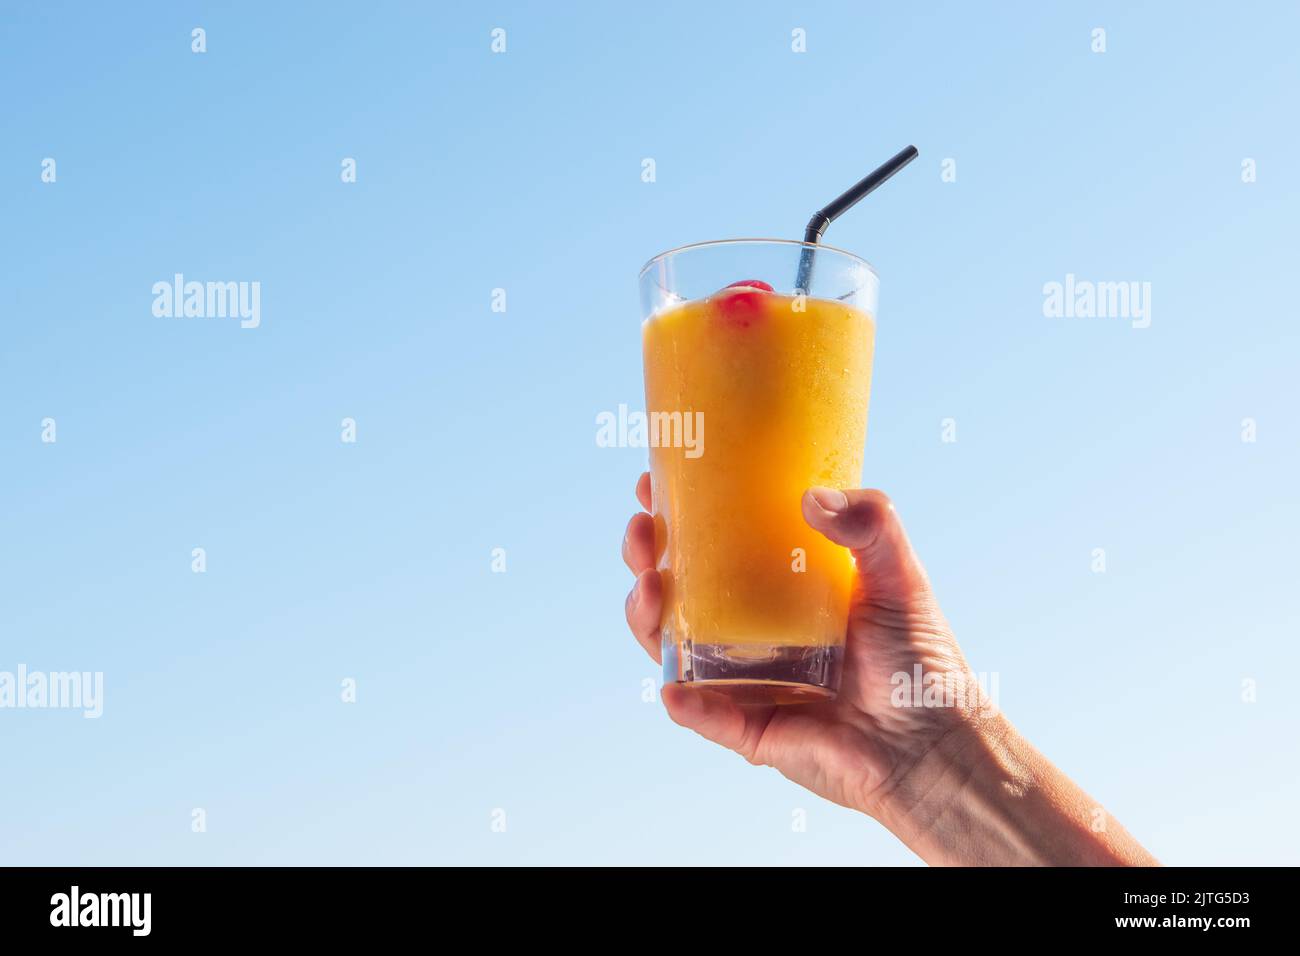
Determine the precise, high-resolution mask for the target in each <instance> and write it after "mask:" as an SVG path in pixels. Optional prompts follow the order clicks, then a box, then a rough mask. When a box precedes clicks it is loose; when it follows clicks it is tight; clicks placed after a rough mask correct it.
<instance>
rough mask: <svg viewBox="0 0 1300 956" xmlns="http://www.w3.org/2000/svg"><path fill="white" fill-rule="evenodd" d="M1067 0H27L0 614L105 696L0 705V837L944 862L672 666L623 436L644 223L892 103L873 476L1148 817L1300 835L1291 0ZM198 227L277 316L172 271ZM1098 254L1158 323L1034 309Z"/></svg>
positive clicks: (590, 856)
mask: <svg viewBox="0 0 1300 956" xmlns="http://www.w3.org/2000/svg"><path fill="white" fill-rule="evenodd" d="M1046 6H1047V5H1042V4H1031V3H1022V4H1016V5H1004V4H999V5H997V6H996V7H995V6H993V5H989V6H988V7H987V8H985V9H978V8H976V7H975V6H973V5H968V4H959V3H952V4H890V5H872V6H868V5H865V4H861V3H850V2H845V3H817V4H812V3H807V4H800V3H777V4H755V3H744V4H739V3H736V4H732V5H730V9H722V8H721V7H719V8H717V9H715V5H711V4H700V3H681V4H675V3H664V4H653V5H646V4H636V5H628V6H626V7H625V8H622V10H621V12H620V11H619V10H618V9H612V8H610V7H608V6H607V5H603V4H601V5H596V4H592V5H590V6H586V7H581V8H576V7H575V8H567V9H560V8H559V7H555V8H552V7H550V6H547V7H545V8H543V7H542V6H541V5H525V4H517V5H506V4H497V5H495V6H494V7H492V8H487V7H485V8H484V9H482V10H481V11H474V12H471V11H469V10H463V9H457V8H455V7H454V6H453V5H443V4H439V5H433V4H414V3H412V4H402V3H388V2H376V3H369V4H356V5H354V4H348V5H340V8H339V9H331V8H330V7H329V5H311V6H306V5H304V6H302V7H300V8H292V7H290V5H288V4H259V3H253V2H237V3H219V4H218V3H161V2H157V3H139V4H134V3H133V4H90V3H84V4H70V3H42V4H35V3H27V4H6V6H5V8H4V12H3V15H2V31H0V89H2V90H3V91H4V99H5V109H4V113H5V119H4V124H3V125H4V129H3V139H2V140H0V184H2V186H0V223H2V224H3V229H0V259H2V260H3V263H4V268H3V270H2V272H0V309H2V310H3V320H4V325H3V339H0V500H2V501H3V504H2V505H0V670H10V671H12V670H14V669H15V668H16V667H17V665H18V664H20V663H24V664H26V665H27V666H28V667H29V668H31V669H36V670H44V671H55V670H91V671H93V670H102V671H103V672H104V674H105V681H106V701H105V711H104V716H103V717H102V718H101V719H99V720H98V721H93V720H85V719H83V718H82V717H81V715H80V714H79V713H77V712H72V711H41V712H36V711H12V710H6V711H0V741H2V747H3V758H0V759H2V760H3V778H4V785H3V786H0V863H6V864H18V863H50V864H55V863H60V864H61V863H78V864H109V863H115V864H143V863H181V864H191V863H192V864H209V863H218V864H226V863H310V864H324V863H430V862H470V863H506V862H510V863H543V862H558V863H571V862H627V863H668V862H709V863H723V862H739V863H863V864H866V863H884V864H898V863H912V862H915V857H914V856H913V855H912V854H911V853H910V852H909V851H907V850H906V849H905V848H904V847H902V846H901V845H899V844H898V843H897V842H896V841H895V840H894V838H893V837H892V836H891V835H890V834H888V833H887V832H885V831H884V830H883V829H882V828H880V827H879V826H878V825H876V824H875V823H874V822H873V821H871V820H868V819H866V818H863V817H859V816H857V815H855V814H853V813H850V812H848V811H846V810H841V809H839V808H837V807H834V806H831V805H828V804H825V803H823V802H822V801H820V800H818V799H817V798H816V797H813V796H812V795H810V794H808V793H806V792H804V791H802V790H799V789H798V788H796V787H795V786H794V785H793V784H790V783H788V782H786V781H785V780H783V779H782V778H781V777H779V776H778V775H777V774H776V772H775V771H772V770H767V769H755V768H751V767H749V766H746V765H745V764H744V763H743V762H742V761H741V760H740V758H738V757H736V756H734V755H732V754H730V753H727V752H724V751H722V750H720V749H718V748H716V747H714V746H712V745H711V744H708V743H707V742H705V741H703V740H701V739H699V738H696V737H695V736H694V735H692V734H690V733H689V732H687V731H684V730H681V729H680V728H677V727H676V726H674V725H673V724H671V723H670V721H669V720H668V719H667V717H666V716H665V715H664V713H663V711H662V709H661V707H660V706H659V704H658V703H657V702H650V703H647V702H645V701H643V699H642V682H643V680H645V679H646V678H656V680H657V668H656V667H655V666H654V665H653V664H651V663H650V662H649V661H648V660H647V659H646V657H645V656H644V655H643V654H642V653H641V651H640V650H639V649H638V648H637V647H636V646H635V644H634V643H633V641H632V639H631V638H630V637H629V636H628V635H627V633H626V631H625V626H624V623H623V597H624V594H625V592H626V589H627V588H628V586H629V584H630V578H629V575H628V574H627V571H626V570H625V568H624V567H623V565H622V563H621V561H620V560H619V557H618V545H619V540H620V538H621V535H622V532H623V526H624V523H625V521H626V519H627V517H628V515H629V514H630V512H631V510H632V509H633V507H634V502H633V497H632V486H633V483H634V481H635V479H636V476H637V474H638V473H639V472H640V471H641V470H642V468H643V467H644V465H645V461H646V456H645V452H644V450H639V449H606V448H599V447H597V445H596V442H595V432H596V426H595V417H596V415H597V414H598V413H599V412H601V411H605V410H613V409H616V408H617V406H618V405H619V403H627V404H628V405H630V406H632V407H633V408H639V407H642V405H643V398H642V381H641V369H640V362H641V356H640V343H639V335H638V300H637V292H636V273H637V270H638V268H639V267H640V265H641V263H642V262H643V261H644V260H645V259H647V258H648V257H649V256H651V255H652V254H654V253H656V252H659V251H661V250H664V249H667V248H669V247H672V246H675V245H679V244H682V243H686V242H692V241H698V240H702V239H710V238H724V237H731V236H748V235H758V236H772V235H775V236H785V237H794V236H796V235H797V234H798V233H799V232H800V231H801V229H802V226H803V224H804V222H805V221H806V220H807V218H808V215H809V214H810V213H811V212H812V211H813V209H814V208H815V207H816V206H818V205H820V204H821V203H823V202H825V201H826V200H828V199H829V198H831V196H832V195H833V194H834V193H836V192H838V191H839V190H840V189H841V188H843V187H844V186H847V185H848V184H849V183H851V182H852V181H853V180H855V179H856V178H858V177H859V176H861V175H862V174H863V173H864V172H865V171H866V170H867V169H869V168H870V167H871V166H873V165H875V164H876V163H877V162H879V161H881V160H882V159H884V158H885V157H887V156H889V155H891V154H892V153H894V152H895V151H896V150H897V149H899V148H900V147H901V146H903V145H904V144H906V143H909V142H914V143H916V144H917V146H918V147H919V148H920V150H921V159H920V160H919V161H918V162H917V163H915V164H914V165H913V166H912V167H911V168H909V169H908V170H907V171H906V172H905V173H904V174H902V175H901V176H899V177H898V179H896V180H895V181H893V182H891V183H890V184H889V185H888V186H887V187H886V188H885V189H883V190H881V191H880V192H879V193H878V194H876V195H875V196H873V197H872V198H871V199H870V200H869V202H868V203H867V204H864V205H863V206H861V207H859V208H858V209H856V210H854V211H853V212H852V213H851V214H849V215H848V216H847V217H845V218H844V219H843V220H841V221H840V222H838V223H836V224H835V225H834V226H833V227H832V229H831V231H830V233H829V234H828V240H829V241H831V242H832V243H833V244H835V245H838V246H842V247H844V248H847V249H851V250H854V251H857V252H860V253H861V254H863V255H865V256H866V257H867V258H869V259H871V260H872V262H873V263H874V264H875V265H876V266H877V268H878V269H879V271H880V273H881V276H882V298H881V310H880V333H879V339H878V343H877V345H878V349H877V358H876V362H877V369H876V378H875V385H874V394H873V401H872V410H871V412H872V414H871V435H870V440H869V442H868V452H867V465H866V468H865V475H864V479H865V482H866V483H867V484H869V485H874V486H879V487H883V488H885V489H886V490H888V491H889V492H890V493H891V494H892V495H893V496H894V498H895V500H896V502H897V504H898V507H899V510H900V512H901V513H902V515H903V518H904V520H905V521H906V522H907V524H908V527H909V530H910V532H911V534H912V536H913V539H914V542H915V544H916V546H917V549H918V550H919V552H920V553H921V555H922V557H923V558H924V559H925V561H926V563H927V565H928V567H929V569H930V572H931V575H932V577H933V579H934V581H935V585H936V588H937V590H938V593H939V595H940V597H941V600H942V602H943V605H944V608H945V610H946V612H947V614H948V616H949V618H950V619H951V621H952V623H953V625H954V627H955V629H956V631H957V634H958V637H959V639H960V640H961V642H962V644H963V646H964V648H965V650H966V653H967V656H968V658H969V659H970V661H971V663H972V665H973V666H974V667H975V668H976V669H977V670H980V671H996V672H998V673H999V674H1000V682H1001V683H1000V690H1001V703H1002V706H1003V709H1004V710H1005V711H1006V712H1007V713H1008V714H1009V715H1010V716H1011V717H1012V719H1013V720H1014V721H1015V722H1016V723H1017V725H1018V726H1019V727H1020V729H1021V730H1022V731H1023V732H1024V733H1025V734H1026V735H1027V736H1028V737H1029V738H1030V739H1031V740H1033V741H1034V742H1035V743H1036V744H1037V745H1038V746H1039V747H1040V748H1041V749H1042V750H1043V751H1044V752H1045V753H1047V754H1048V755H1049V756H1050V757H1051V758H1052V759H1053V760H1055V761H1056V762H1057V763H1058V765H1059V766H1061V767H1062V768H1063V769H1064V770H1065V771H1066V772H1067V773H1069V774H1071V775H1072V776H1073V777H1074V778H1075V779H1076V780H1078V781H1079V782H1080V783H1081V784H1082V785H1083V786H1084V787H1085V788H1086V789H1087V790H1088V791H1089V792H1090V793H1091V794H1092V795H1093V796H1094V797H1096V798H1097V799H1098V800H1099V801H1100V802H1102V803H1103V804H1105V806H1106V807H1107V809H1108V810H1109V811H1110V812H1111V813H1113V814H1114V815H1115V816H1116V817H1118V818H1119V819H1120V820H1122V821H1123V822H1124V823H1125V824H1126V825H1127V826H1128V828H1129V829H1130V830H1131V831H1132V832H1133V833H1135V834H1136V835H1137V836H1138V837H1139V838H1140V839H1141V840H1142V841H1143V842H1144V843H1145V844H1146V845H1147V846H1148V847H1149V848H1150V849H1151V850H1152V851H1153V852H1155V853H1156V854H1157V855H1158V856H1159V857H1160V858H1161V859H1163V860H1164V861H1166V862H1170V863H1184V864H1187V863H1288V862H1291V863H1293V862H1296V860H1297V857H1298V851H1300V835H1298V834H1297V829H1296V827H1295V825H1294V818H1293V814H1294V808H1295V806H1296V804H1297V802H1300V781H1298V775H1297V771H1296V767H1295V759H1296V740H1297V732H1298V731H1300V724H1298V721H1297V717H1296V712H1295V709H1294V707H1293V706H1292V696H1293V694H1294V691H1295V675H1296V674H1297V665H1298V664H1300V660H1298V659H1297V658H1298V656H1300V655H1298V654H1297V644H1298V643H1300V641H1298V638H1300V611H1298V610H1297V606H1296V603H1295V599H1294V595H1295V591H1296V582H1295V577H1296V559H1295V551H1294V548H1293V542H1294V541H1295V539H1296V537H1297V532H1300V505H1297V496H1296V476H1297V470H1298V469H1297V465H1300V451H1298V449H1300V424H1298V422H1297V409H1298V408H1300V404H1298V403H1297V398H1300V395H1298V389H1297V385H1296V373H1297V346H1300V333H1297V330H1296V321H1295V318H1296V317H1295V269H1296V261H1295V260H1296V251H1297V241H1296V222H1297V221H1298V220H1300V201H1298V200H1300V189H1298V188H1297V175H1298V172H1297V155H1298V147H1300V136H1298V134H1297V126H1296V124H1295V122H1294V117H1295V103H1294V97H1295V91H1296V90H1297V89H1298V88H1300V82H1298V81H1300V75H1298V74H1300V70H1298V69H1297V60H1298V55H1297V53H1296V51H1295V45H1294V37H1295V35H1296V32H1297V29H1300V15H1298V14H1297V13H1296V9H1295V8H1294V7H1288V6H1286V5H1261V6H1259V7H1253V6H1251V7H1242V6H1240V5H1234V4H1228V3H1221V4H1215V5H1202V6H1194V7H1187V6H1184V5H1181V4H1180V5H1174V4H1144V5H1141V6H1140V8H1135V5H1132V4H1127V3H1113V4H1112V3H1104V4H1088V5H1085V4H1061V5H1055V4H1054V5H1051V6H1050V8H1046ZM195 26H202V27H204V28H205V29H206V30H207V42H208V52H207V53H206V54H203V55H196V54H193V53H191V52H190V30H191V29H192V28H193V27H195ZM497 26H501V27H504V28H505V29H506V30H507V31H508V52H507V53H506V54H505V55H493V54H491V53H490V51H489V42H490V39H489V31H490V30H491V29H492V28H493V27H497ZM1098 26H1100V27H1104V28H1105V29H1106V30H1107V40H1108V52H1106V53H1105V54H1104V55H1097V54H1093V53H1092V52H1091V51H1090V42H1091V37H1090V33H1091V30H1092V28H1094V27H1098ZM795 27H803V28H804V29H806V30H807V36H808V52H807V53H806V54H802V55H799V54H794V53H792V52H791V51H790V31H791V30H792V29H793V28H795ZM47 156H48V157H54V158H55V159H56V160H57V163H58V182H57V183H55V184H52V185H51V184H43V183H42V182H41V181H40V163H41V160H42V159H43V158H44V157H47ZM347 156H350V157H355V158H356V160H357V163H358V176H359V181H358V182H357V183H356V184H353V185H346V184H343V183H341V182H340V178H339V172H340V161H341V160H342V159H343V157H347ZM644 157H653V158H654V159H655V160H656V163H657V174H658V178H657V182H655V183H653V184H647V183H643V182H642V181H641V179H640V172H641V160H642V159H643V158H644ZM946 157H952V158H954V159H955V160H956V161H957V171H958V179H957V182H955V183H944V182H942V181H941V179H940V174H939V173H940V162H941V160H942V159H944V158H946ZM1245 157H1252V158H1254V159H1255V160H1256V161H1257V163H1258V170H1259V173H1258V176H1259V179H1258V182H1257V183H1254V184H1243V183H1242V182H1241V177H1240V170H1241V161H1242V159H1243V158H1245ZM175 272H183V273H184V274H185V275H186V276H187V277H188V278H192V279H199V280H234V281H240V280H244V281H251V280H258V281H260V282H261V283H262V326H261V328H259V329H256V330H241V329H240V328H238V326H237V324H236V323H234V322H232V321H229V320H226V321H218V320H211V321H205V320H197V319H195V320H188V321H187V320H180V319H160V318H155V317H154V316H153V315H152V314H151V310H150V307H151V303H152V293H151V286H152V285H153V283H154V282H156V281H159V280H168V279H170V277H171V276H172V274H173V273H175ZM1067 272H1072V273H1075V274H1076V275H1078V276H1079V277H1080V278H1086V279H1092V280H1111V281H1119V280H1136V281H1149V282H1151V283H1152V287H1153V291H1152V325H1151V327H1150V328H1149V329H1145V330H1135V329H1132V328H1130V326H1129V323H1128V322H1126V321H1124V320H1117V319H1094V320H1068V319H1048V318H1045V317H1044V316H1043V312H1042V301H1043V296H1042V286H1043V284H1044V283H1046V282H1050V281H1054V280H1055V281H1061V280H1063V279H1064V277H1065V274H1066V273H1067ZM737 278H742V277H739V276H738V277H737ZM494 287H504V288H506V289H507V290H508V296H509V298H508V312H507V313H506V314H504V315H502V314H496V313H493V312H491V311H490V308H489V304H490V295H491V290H492V289H493V288H494ZM47 416H49V417H53V418H55V419H56V420H57V422H58V441H57V444H54V445H48V444H42V443H41V441H40V422H41V420H42V419H43V418H45V417H47ZM347 416H350V417H353V418H355V419H356V420H357V422H358V441H357V443H356V444H355V445H347V444H343V443H342V442H341V441H340V439H339V431H340V421H341V419H343V418H344V417H347ZM948 417H952V418H955V419H956V420H957V427H958V441H957V442H956V443H955V444H945V443H942V442H941V441H940V422H941V420H942V419H944V418H948ZM1246 417H1251V418H1254V419H1256V420H1257V422H1258V427H1259V433H1258V441H1257V442H1256V443H1254V444H1249V443H1243V442H1242V441H1241V437H1240V431H1241V421H1242V419H1243V418H1246ZM194 547H204V548H206V549H207V553H208V571H207V573H206V574H202V575H197V574H193V573H191V570H190V560H191V559H190V552H191V549H192V548H194ZM496 547H502V548H505V549H507V554H508V559H507V560H508V572H507V573H506V574H494V573H492V572H491V567H490V559H491V550H492V549H493V548H496ZM1096 547H1102V548H1105V549H1106V555H1107V562H1108V570H1107V572H1106V573H1105V574H1094V573H1092V571H1091V569H1090V561H1091V552H1092V549H1093V548H1096ZM345 677H352V678H355V679H356V680H357V681H358V698H359V699H358V702H357V703H356V704H353V705H347V704H343V703H341V702H340V699H339V694H340V691H339V687H340V681H341V680H343V679H344V678H345ZM1244 679H1253V680H1256V681H1258V701H1257V702H1256V703H1254V704H1246V703H1243V702H1242V700H1241V686H1242V681H1243V680H1244ZM195 807H202V808H204V809H205V810H206V812H207V818H208V832H206V833H203V834H195V833H192V832H191V829H190V813H191V809H192V808H195ZM494 808H503V809H504V810H505V811H506V814H507V822H508V829H507V832H505V833H494V832H492V831H491V829H490V821H491V813H492V811H493V809H494ZM799 808H802V809H804V810H806V811H807V815H808V829H807V832H805V833H799V832H792V828H791V819H792V811H794V810H795V809H799Z"/></svg>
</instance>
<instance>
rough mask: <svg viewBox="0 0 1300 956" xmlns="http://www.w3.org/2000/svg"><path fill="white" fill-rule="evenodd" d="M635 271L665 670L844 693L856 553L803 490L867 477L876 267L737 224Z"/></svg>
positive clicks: (787, 694) (823, 695) (813, 692)
mask: <svg viewBox="0 0 1300 956" xmlns="http://www.w3.org/2000/svg"><path fill="white" fill-rule="evenodd" d="M748 283H752V284H748ZM640 284H641V303H642V312H643V321H642V327H641V328H642V342H643V349H644V358H645V379H646V411H647V421H648V433H649V434H648V436H647V437H648V439H649V443H650V476H651V489H652V498H653V503H652V511H653V514H654V520H655V548H656V557H657V567H658V569H659V571H660V574H661V576H662V580H663V585H664V589H663V590H664V608H663V617H662V620H661V632H662V641H663V661H664V680H665V681H666V682H667V681H674V682H678V683H682V684H687V685H692V686H696V687H706V688H710V689H714V690H720V691H723V692H725V693H728V694H730V695H731V696H732V697H734V698H735V699H736V700H738V701H741V702H743V703H806V702H813V701H817V700H826V699H829V698H832V697H834V696H835V693H836V691H837V690H838V687H839V678H840V670H841V667H842V664H843V656H844V637H845V631H846V628H847V623H848V607H849V599H850V596H851V592H852V586H853V574H854V568H853V559H852V556H851V555H850V554H849V552H848V551H847V550H846V549H844V548H842V547H839V546H837V545H834V544H831V543H830V542H829V541H827V540H826V539H825V538H824V537H822V536H821V535H820V534H818V533H817V532H815V531H813V530H812V529H811V528H810V527H809V526H808V525H807V523H806V522H805V521H804V519H803V513H802V506H801V499H802V497H803V493H804V491H805V490H807V489H808V488H809V487H812V486H814V485H821V486H826V487H831V488H850V487H857V486H858V485H859V484H860V481H861V477H862V475H861V472H862V456H863V450H864V446H865V444H866V430H867V403H868V398H869V395H870V391H871V362H872V355H873V352H874V345H875V314H876V299H877V294H878V291H879V279H878V277H877V275H876V272H875V270H874V269H873V268H872V267H871V266H870V265H869V264H868V263H867V262H866V261H865V260H863V259H861V258H859V257H858V256H855V255H853V254H851V253H848V252H843V251H841V250H838V249H834V248H831V247H829V246H820V245H810V244H808V243H802V242H791V241H784V240H776V239H732V240H726V241H721V242H705V243H698V244H695V245H690V246H683V247H682V248H680V249H674V250H672V251H671V252H665V253H663V254H661V255H658V256H655V257H654V258H653V259H651V260H650V261H649V262H648V263H646V265H645V267H644V268H643V269H642V270H641V276H640Z"/></svg>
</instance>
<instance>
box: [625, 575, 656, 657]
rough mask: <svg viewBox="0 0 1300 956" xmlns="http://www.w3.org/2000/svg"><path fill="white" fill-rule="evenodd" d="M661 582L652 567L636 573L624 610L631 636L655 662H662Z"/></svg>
mask: <svg viewBox="0 0 1300 956" xmlns="http://www.w3.org/2000/svg"><path fill="white" fill-rule="evenodd" d="M663 603H664V599H663V582H662V580H661V579H660V577H659V572H658V571H655V570H654V569H653V568H650V569H646V570H643V571H642V572H641V573H640V574H638V575H637V579H636V584H635V585H633V587H632V591H631V593H630V594H628V596H627V602H626V603H625V605H624V611H625V612H626V614H627V626H628V627H629V628H631V629H632V636H633V637H635V638H636V640H637V643H638V644H640V645H641V646H642V647H644V648H645V650H646V653H647V654H649V655H650V657H651V658H652V659H653V660H654V662H655V663H656V664H659V663H662V658H661V657H660V655H659V616H660V614H662V613H663Z"/></svg>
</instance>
